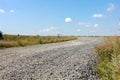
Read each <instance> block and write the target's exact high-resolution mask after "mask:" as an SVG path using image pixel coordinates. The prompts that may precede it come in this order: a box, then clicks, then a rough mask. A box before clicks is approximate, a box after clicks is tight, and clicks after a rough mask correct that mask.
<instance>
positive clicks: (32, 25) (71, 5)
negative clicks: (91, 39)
mask: <svg viewBox="0 0 120 80" xmlns="http://www.w3.org/2000/svg"><path fill="white" fill-rule="evenodd" d="M0 30H1V31H2V32H3V33H5V34H23V35H38V34H39V35H57V34H62V35H80V36H84V35H120V0H0Z"/></svg>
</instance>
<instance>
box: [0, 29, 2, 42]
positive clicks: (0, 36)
mask: <svg viewBox="0 0 120 80" xmlns="http://www.w3.org/2000/svg"><path fill="white" fill-rule="evenodd" d="M0 40H3V34H2V32H1V31H0Z"/></svg>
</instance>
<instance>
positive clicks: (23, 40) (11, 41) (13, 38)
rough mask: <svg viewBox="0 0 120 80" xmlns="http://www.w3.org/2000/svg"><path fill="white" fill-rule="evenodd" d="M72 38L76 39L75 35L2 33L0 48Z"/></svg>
mask: <svg viewBox="0 0 120 80" xmlns="http://www.w3.org/2000/svg"><path fill="white" fill-rule="evenodd" d="M74 39H77V37H75V36H25V35H21V36H20V35H4V40H0V48H8V47H18V46H26V45H35V44H47V43H56V42H63V41H69V40H74Z"/></svg>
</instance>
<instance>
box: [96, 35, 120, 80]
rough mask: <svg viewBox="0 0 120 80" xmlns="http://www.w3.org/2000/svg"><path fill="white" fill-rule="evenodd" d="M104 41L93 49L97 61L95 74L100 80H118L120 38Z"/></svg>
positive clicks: (119, 76)
mask: <svg viewBox="0 0 120 80" xmlns="http://www.w3.org/2000/svg"><path fill="white" fill-rule="evenodd" d="M105 39H106V40H105V42H103V43H102V44H100V45H97V46H96V47H95V51H96V53H97V55H98V61H99V63H98V65H97V68H96V72H97V73H98V76H99V78H100V80H120V36H117V37H105Z"/></svg>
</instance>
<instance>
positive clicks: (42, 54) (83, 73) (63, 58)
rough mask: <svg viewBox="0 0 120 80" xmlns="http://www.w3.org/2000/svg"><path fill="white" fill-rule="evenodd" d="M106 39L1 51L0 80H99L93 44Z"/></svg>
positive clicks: (89, 39) (82, 38)
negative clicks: (95, 69)
mask: <svg viewBox="0 0 120 80" xmlns="http://www.w3.org/2000/svg"><path fill="white" fill-rule="evenodd" d="M101 41H103V38H94V37H80V38H78V40H73V41H67V42H61V43H52V44H44V45H35V46H26V47H18V48H7V49H1V50H0V80H99V79H98V77H97V75H96V73H95V72H94V71H93V68H94V67H95V66H96V64H97V58H96V55H95V54H94V45H96V44H98V43H100V42H101Z"/></svg>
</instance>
